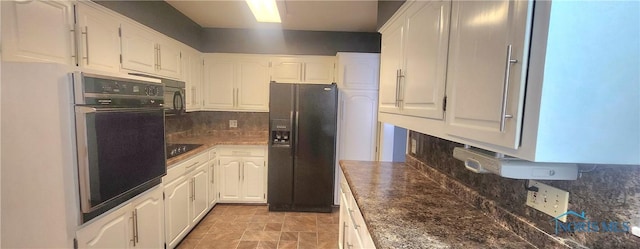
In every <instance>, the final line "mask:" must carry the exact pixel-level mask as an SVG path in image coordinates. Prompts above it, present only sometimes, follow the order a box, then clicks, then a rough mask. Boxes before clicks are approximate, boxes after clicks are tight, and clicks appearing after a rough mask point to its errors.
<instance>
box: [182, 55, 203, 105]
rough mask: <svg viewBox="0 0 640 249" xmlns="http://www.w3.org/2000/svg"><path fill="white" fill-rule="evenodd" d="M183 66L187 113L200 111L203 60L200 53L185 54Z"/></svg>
mask: <svg viewBox="0 0 640 249" xmlns="http://www.w3.org/2000/svg"><path fill="white" fill-rule="evenodd" d="M182 65H183V69H182V70H183V79H184V80H185V89H186V96H185V97H186V108H187V111H197V110H200V108H201V107H202V97H201V94H202V77H203V74H202V70H203V63H202V58H201V57H200V54H199V53H198V52H190V53H184V55H183V59H182Z"/></svg>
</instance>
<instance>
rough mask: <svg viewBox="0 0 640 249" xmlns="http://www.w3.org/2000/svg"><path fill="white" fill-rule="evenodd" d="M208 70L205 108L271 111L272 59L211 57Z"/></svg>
mask: <svg viewBox="0 0 640 249" xmlns="http://www.w3.org/2000/svg"><path fill="white" fill-rule="evenodd" d="M204 68H205V69H204V73H205V77H204V106H203V107H204V109H206V110H240V111H262V112H264V111H268V110H269V60H268V57H266V56H262V55H244V54H207V55H205V59H204Z"/></svg>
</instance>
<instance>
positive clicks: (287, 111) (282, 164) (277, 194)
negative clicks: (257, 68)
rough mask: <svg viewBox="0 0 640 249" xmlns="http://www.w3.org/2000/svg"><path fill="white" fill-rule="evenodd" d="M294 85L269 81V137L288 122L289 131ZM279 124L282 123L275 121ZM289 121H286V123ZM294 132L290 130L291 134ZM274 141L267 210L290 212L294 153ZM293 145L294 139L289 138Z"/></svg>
mask: <svg viewBox="0 0 640 249" xmlns="http://www.w3.org/2000/svg"><path fill="white" fill-rule="evenodd" d="M294 87H295V85H293V84H279V83H275V82H272V83H271V85H270V92H269V93H270V96H269V120H270V121H271V122H269V123H270V126H271V127H269V135H270V136H272V134H273V131H275V130H277V129H278V128H277V127H273V126H274V125H277V124H279V123H282V122H285V123H288V127H289V129H292V128H293V127H292V125H293V108H294V103H295V102H294V89H295V88H294ZM274 121H281V122H274ZM287 121H288V122H287ZM291 132H293V131H291ZM273 139H274V138H273V137H272V138H270V141H269V172H268V185H269V187H268V188H267V192H268V199H267V202H268V203H269V210H272V211H279V210H290V209H291V203H292V202H293V199H292V198H293V150H292V146H290V145H289V146H282V145H278V144H277V143H274V140H273ZM290 139H291V141H290V144H293V139H294V138H293V137H292V138H290Z"/></svg>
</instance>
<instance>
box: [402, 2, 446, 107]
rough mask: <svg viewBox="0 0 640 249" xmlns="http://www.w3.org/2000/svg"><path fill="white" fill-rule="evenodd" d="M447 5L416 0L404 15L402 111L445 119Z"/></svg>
mask: <svg viewBox="0 0 640 249" xmlns="http://www.w3.org/2000/svg"><path fill="white" fill-rule="evenodd" d="M450 4H451V2H449V1H441V2H438V1H436V2H416V3H415V4H414V5H413V6H412V8H411V9H410V10H408V12H407V14H406V24H405V27H406V29H405V41H404V42H405V43H404V44H405V47H404V49H405V53H404V55H405V56H404V57H405V67H404V71H403V75H404V77H401V79H400V92H401V93H400V95H401V96H400V99H401V106H402V113H403V114H406V115H411V116H418V117H424V118H433V119H443V118H444V110H443V109H442V104H443V99H444V92H445V76H446V70H447V47H448V45H449V43H448V42H449V40H448V37H449V15H450Z"/></svg>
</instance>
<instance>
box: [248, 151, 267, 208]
mask: <svg viewBox="0 0 640 249" xmlns="http://www.w3.org/2000/svg"><path fill="white" fill-rule="evenodd" d="M242 168H243V169H242V171H243V172H242V173H243V176H242V197H243V199H244V200H246V201H256V202H262V201H265V200H266V195H265V193H266V191H265V176H266V170H265V164H264V157H245V158H243V159H242Z"/></svg>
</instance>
